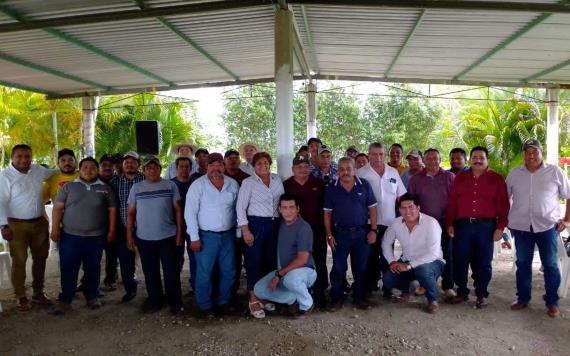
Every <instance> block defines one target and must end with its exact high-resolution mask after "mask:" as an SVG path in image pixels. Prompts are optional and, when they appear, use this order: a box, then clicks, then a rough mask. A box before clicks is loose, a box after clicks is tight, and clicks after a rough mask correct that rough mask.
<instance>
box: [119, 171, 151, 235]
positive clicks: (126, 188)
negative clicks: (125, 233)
mask: <svg viewBox="0 0 570 356" xmlns="http://www.w3.org/2000/svg"><path fill="white" fill-rule="evenodd" d="M143 180H144V175H143V174H142V173H140V172H137V173H136V175H135V177H134V178H133V179H132V180H131V179H127V177H125V175H124V174H121V175H119V176H115V177H113V178H112V179H111V186H112V187H113V189H114V190H115V194H116V195H117V199H118V200H119V217H120V218H121V224H122V225H123V226H127V209H128V203H127V200H128V199H129V193H130V192H131V188H132V187H133V185H134V184H135V183H138V182H142V181H143Z"/></svg>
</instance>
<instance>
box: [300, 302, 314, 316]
mask: <svg viewBox="0 0 570 356" xmlns="http://www.w3.org/2000/svg"><path fill="white" fill-rule="evenodd" d="M314 309H315V304H314V303H313V305H311V307H310V308H309V309H307V310H301V309H299V314H298V315H297V316H296V317H295V318H296V319H305V318H306V317H308V316H309V315H311V314H312V313H313V310H314Z"/></svg>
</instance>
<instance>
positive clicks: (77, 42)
mask: <svg viewBox="0 0 570 356" xmlns="http://www.w3.org/2000/svg"><path fill="white" fill-rule="evenodd" d="M0 12H2V13H4V14H6V15H7V16H9V17H11V18H13V19H15V20H17V21H19V22H21V23H27V21H29V19H28V18H27V16H24V15H22V14H20V13H19V12H18V11H16V10H14V9H11V8H10V7H8V6H6V5H2V4H0ZM43 30H44V31H45V32H47V33H49V34H50V35H52V36H55V37H57V38H59V39H62V40H64V41H66V42H69V43H72V44H74V45H76V46H78V47H81V48H83V49H85V50H87V51H90V52H93V53H95V54H96V55H98V56H101V57H103V58H105V59H107V60H109V61H111V62H114V63H116V64H119V65H121V66H123V67H126V68H128V69H130V70H132V71H135V72H138V73H140V74H142V75H144V76H147V77H149V78H151V79H153V80H156V81H158V82H160V83H164V84H168V85H175V84H174V83H173V82H171V81H169V80H168V79H165V78H162V77H161V76H158V75H156V74H154V73H151V72H150V71H148V70H146V69H144V68H141V67H139V66H137V65H135V64H133V63H131V62H128V61H126V60H124V59H122V58H119V57H117V56H115V55H112V54H111V53H108V52H106V51H104V50H102V49H100V48H97V47H95V46H93V45H91V44H89V43H87V42H85V41H82V40H80V39H79V38H77V37H74V36H72V35H68V34H66V33H65V32H62V31H60V30H57V29H54V28H43Z"/></svg>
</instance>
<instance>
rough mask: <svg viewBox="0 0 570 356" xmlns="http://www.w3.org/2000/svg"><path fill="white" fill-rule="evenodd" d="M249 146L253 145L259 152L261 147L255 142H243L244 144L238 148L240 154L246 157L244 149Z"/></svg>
mask: <svg viewBox="0 0 570 356" xmlns="http://www.w3.org/2000/svg"><path fill="white" fill-rule="evenodd" d="M247 146H252V147H253V148H255V151H256V152H259V147H258V146H257V145H256V144H255V143H253V142H246V143H243V144H242V145H241V146H239V148H238V151H239V154H240V156H242V157H245V153H244V150H245V148H246V147H247Z"/></svg>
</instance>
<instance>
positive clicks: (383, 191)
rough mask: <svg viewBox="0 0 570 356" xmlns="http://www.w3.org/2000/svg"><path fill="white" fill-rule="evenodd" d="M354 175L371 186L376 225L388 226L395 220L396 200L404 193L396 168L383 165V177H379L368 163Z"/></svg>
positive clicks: (404, 189) (404, 188)
mask: <svg viewBox="0 0 570 356" xmlns="http://www.w3.org/2000/svg"><path fill="white" fill-rule="evenodd" d="M356 175H358V176H359V177H360V178H364V179H366V180H367V181H368V183H370V186H372V191H373V192H374V196H375V197H376V200H377V201H378V208H377V209H376V211H377V214H378V224H380V225H384V226H390V225H391V224H392V222H393V221H394V219H395V218H396V199H398V198H399V197H401V196H402V195H404V194H405V193H406V187H404V183H402V178H400V175H399V174H398V170H397V169H396V168H393V167H390V166H389V165H387V164H384V175H382V176H380V175H379V174H378V173H377V172H376V171H375V170H374V169H373V168H372V167H371V166H370V163H368V164H367V165H366V166H364V167H362V168H360V169H359V170H357V171H356Z"/></svg>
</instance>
